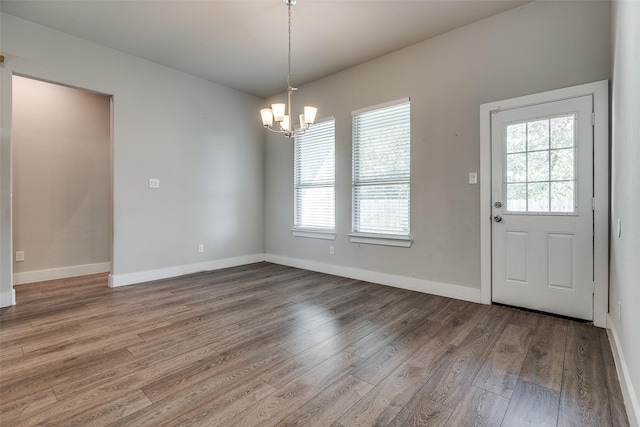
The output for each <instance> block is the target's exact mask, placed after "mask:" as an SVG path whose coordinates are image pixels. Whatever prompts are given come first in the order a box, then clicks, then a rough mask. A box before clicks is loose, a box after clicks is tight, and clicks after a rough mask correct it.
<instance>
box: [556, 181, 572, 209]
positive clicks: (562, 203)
mask: <svg viewBox="0 0 640 427" xmlns="http://www.w3.org/2000/svg"><path fill="white" fill-rule="evenodd" d="M574 193H575V192H574V183H573V181H563V182H552V183H551V211H552V212H574V210H575V206H574V200H575V194H574Z"/></svg>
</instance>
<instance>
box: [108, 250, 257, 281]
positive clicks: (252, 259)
mask: <svg viewBox="0 0 640 427" xmlns="http://www.w3.org/2000/svg"><path fill="white" fill-rule="evenodd" d="M264 260H265V259H264V254H255V255H245V256H239V257H234V258H224V259H218V260H213V261H206V262H198V263H194V264H185V265H177V266H174V267H167V268H160V269H157V270H146V271H138V272H135V273H126V274H111V275H110V276H109V287H111V288H116V287H119V286H127V285H135V284H137V283H144V282H150V281H152V280H161V279H168V278H171V277H177V276H184V275H185V274H193V273H199V272H202V271H212V270H220V269H223V268H229V267H237V266H240V265H246V264H253V263H256V262H262V261H264Z"/></svg>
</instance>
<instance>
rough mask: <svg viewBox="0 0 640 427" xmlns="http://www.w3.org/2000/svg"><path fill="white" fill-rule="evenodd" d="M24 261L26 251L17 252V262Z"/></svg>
mask: <svg viewBox="0 0 640 427" xmlns="http://www.w3.org/2000/svg"><path fill="white" fill-rule="evenodd" d="M22 261H24V251H16V262H22Z"/></svg>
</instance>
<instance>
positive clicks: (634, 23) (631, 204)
mask: <svg viewBox="0 0 640 427" xmlns="http://www.w3.org/2000/svg"><path fill="white" fill-rule="evenodd" d="M638 22H640V2H637V1H616V2H615V3H614V13H613V32H612V34H613V87H612V108H611V111H612V150H611V151H612V153H611V154H612V156H611V157H612V158H611V234H612V235H611V262H610V298H609V315H610V321H611V325H610V326H611V328H612V329H613V331H614V334H615V336H616V342H617V344H618V345H619V352H620V354H621V356H622V359H623V366H621V367H619V368H621V372H622V374H623V378H622V382H623V384H625V383H626V385H627V390H628V394H627V396H625V397H626V398H627V400H626V402H625V403H626V405H627V412H628V413H629V418H630V422H631V425H632V426H633V425H636V426H637V425H640V402H639V399H640V394H639V393H640V333H638V325H640V281H639V278H640V263H639V262H638V261H639V260H640V216H639V215H638V212H640V177H639V176H638V162H640V79H639V77H638V76H640V49H639V48H638V46H639V43H640V26H638ZM618 220H620V223H621V229H620V234H619V235H618ZM623 389H624V387H623Z"/></svg>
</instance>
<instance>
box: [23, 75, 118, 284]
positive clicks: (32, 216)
mask: <svg viewBox="0 0 640 427" xmlns="http://www.w3.org/2000/svg"><path fill="white" fill-rule="evenodd" d="M12 99H13V106H12V143H13V239H14V240H13V247H14V251H24V255H25V258H24V261H20V262H15V260H14V266H13V271H14V273H16V274H20V273H25V272H33V271H44V270H51V269H61V268H65V267H72V266H81V265H90V264H105V263H110V261H111V158H110V156H111V134H110V132H111V111H110V110H111V105H110V97H109V96H107V95H100V94H96V93H92V92H87V91H83V90H79V89H74V88H69V87H65V86H60V85H55V84H51V83H47V82H42V81H38V80H33V79H28V78H24V77H20V76H14V77H13V80H12ZM102 268H103V271H108V270H109V268H108V267H107V268H106V270H104V267H102ZM43 273H46V272H43ZM46 276H47V275H46V274H44V277H46ZM14 277H15V276H14Z"/></svg>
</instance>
